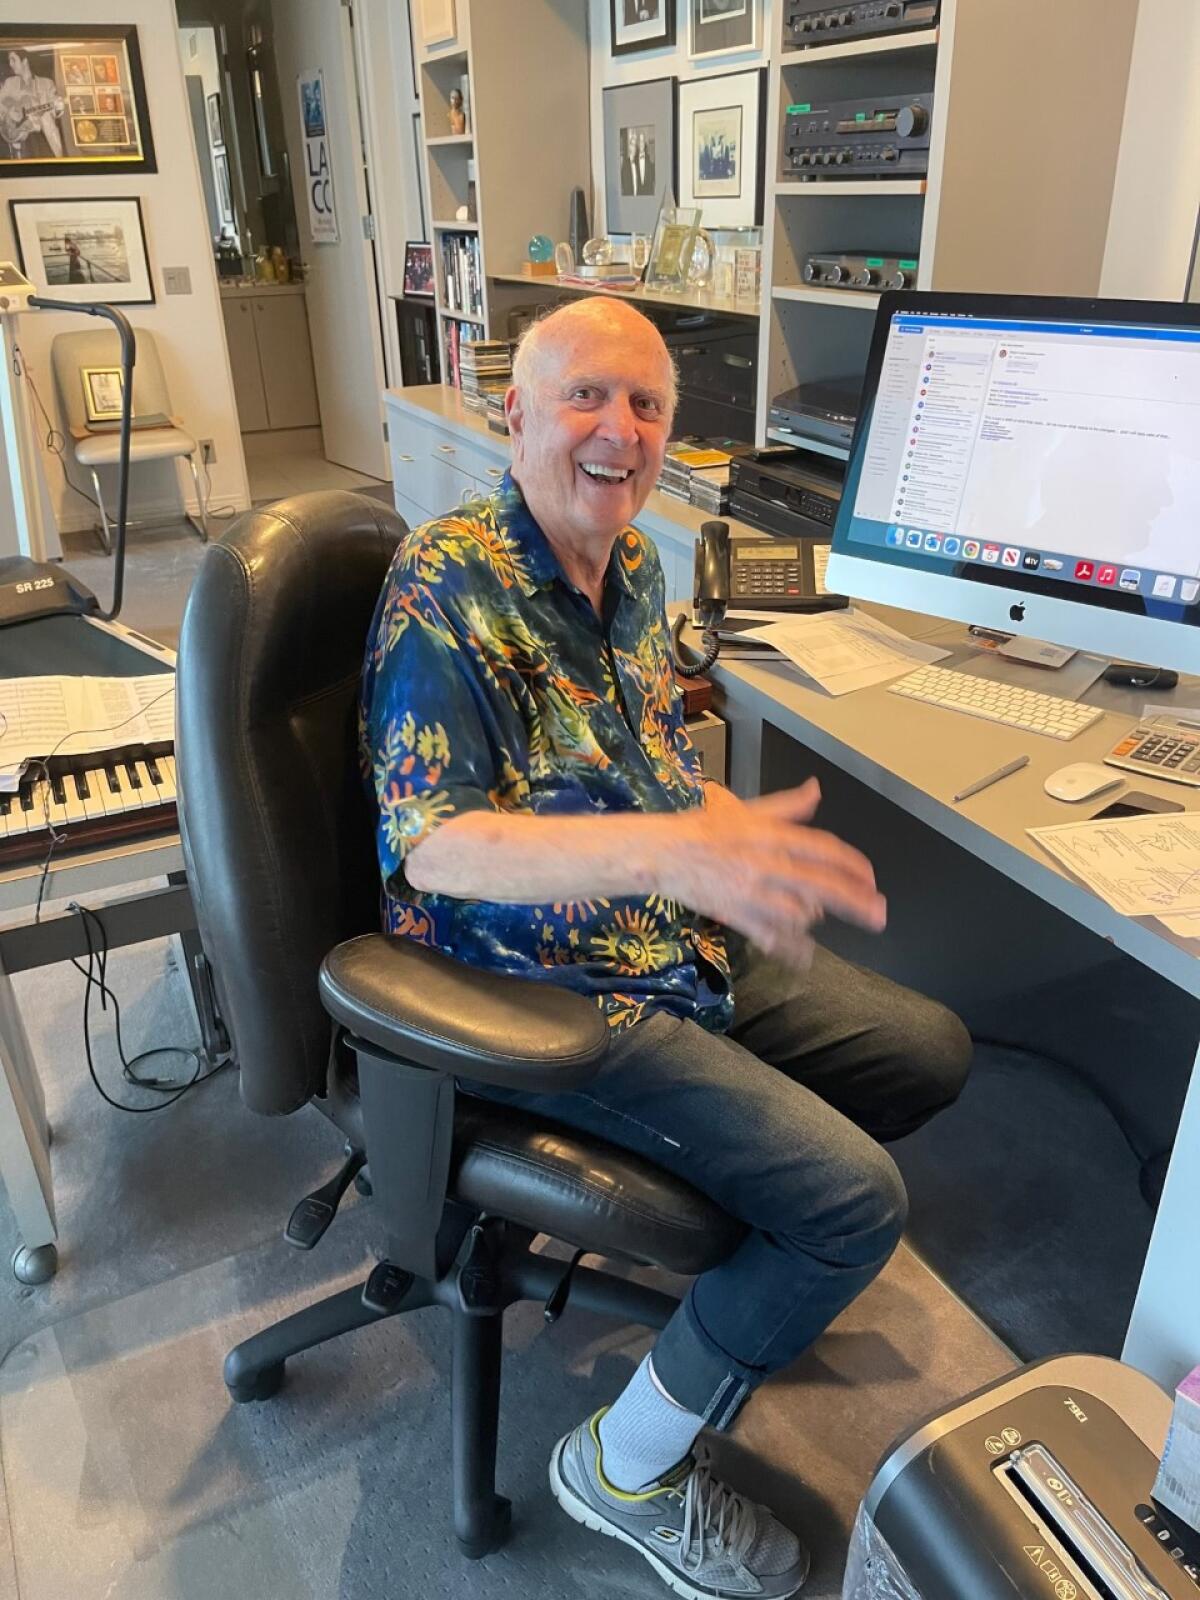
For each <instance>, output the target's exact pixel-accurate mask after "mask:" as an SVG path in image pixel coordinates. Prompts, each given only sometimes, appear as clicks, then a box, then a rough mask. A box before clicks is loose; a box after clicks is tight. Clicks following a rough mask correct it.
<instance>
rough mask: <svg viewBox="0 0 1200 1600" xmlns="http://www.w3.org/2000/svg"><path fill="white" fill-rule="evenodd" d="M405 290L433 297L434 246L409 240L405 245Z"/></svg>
mask: <svg viewBox="0 0 1200 1600" xmlns="http://www.w3.org/2000/svg"><path fill="white" fill-rule="evenodd" d="M404 292H405V294H406V295H407V294H414V295H423V296H424V297H425V298H426V299H427V300H432V299H433V293H434V282H433V246H432V245H431V244H425V243H417V242H416V241H415V240H411V239H410V240H409V242H408V243H407V244H406V245H405V246H404Z"/></svg>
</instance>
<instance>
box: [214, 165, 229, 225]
mask: <svg viewBox="0 0 1200 1600" xmlns="http://www.w3.org/2000/svg"><path fill="white" fill-rule="evenodd" d="M213 171H214V172H215V173H216V175H217V204H218V206H220V208H221V221H222V222H232V221H233V190H232V189H231V188H230V187H229V157H228V156H227V155H226V154H225V152H224V150H214V152H213Z"/></svg>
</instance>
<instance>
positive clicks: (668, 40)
mask: <svg viewBox="0 0 1200 1600" xmlns="http://www.w3.org/2000/svg"><path fill="white" fill-rule="evenodd" d="M608 9H609V16H610V18H611V21H612V39H611V44H610V50H611V52H612V54H613V55H614V56H629V55H633V54H634V52H635V51H638V50H659V49H662V48H663V47H667V48H670V47H672V46H673V45H674V43H675V0H608Z"/></svg>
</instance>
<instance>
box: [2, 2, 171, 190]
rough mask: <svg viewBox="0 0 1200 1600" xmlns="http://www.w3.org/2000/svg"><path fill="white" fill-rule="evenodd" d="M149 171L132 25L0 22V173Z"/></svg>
mask: <svg viewBox="0 0 1200 1600" xmlns="http://www.w3.org/2000/svg"><path fill="white" fill-rule="evenodd" d="M155 171H157V167H156V164H155V160H154V144H153V141H152V139H151V136H150V118H149V116H148V114H147V110H146V85H145V81H144V79H143V77H142V62H141V55H140V53H139V51H138V40H137V28H136V26H134V25H133V24H124V23H120V24H118V23H95V24H89V23H40V22H27V23H7V22H5V23H0V180H2V179H6V178H47V177H53V176H63V177H71V176H80V175H82V174H84V173H92V174H98V173H109V172H155Z"/></svg>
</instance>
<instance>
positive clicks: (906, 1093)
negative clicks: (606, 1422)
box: [464, 949, 971, 1429]
mask: <svg viewBox="0 0 1200 1600" xmlns="http://www.w3.org/2000/svg"><path fill="white" fill-rule="evenodd" d="M735 984H736V987H735V995H736V1001H737V1009H736V1015H735V1019H734V1024H733V1027H732V1029H731V1030H730V1032H729V1033H728V1034H725V1035H722V1034H711V1033H707V1032H705V1030H704V1029H703V1028H700V1027H698V1026H697V1025H696V1024H695V1023H694V1022H685V1021H681V1020H680V1019H679V1018H676V1017H672V1016H669V1015H667V1014H666V1013H665V1012H658V1013H655V1014H653V1015H652V1016H650V1017H648V1018H647V1019H646V1020H645V1021H644V1022H640V1023H638V1024H636V1025H635V1026H634V1027H633V1028H630V1029H628V1030H627V1031H625V1032H624V1033H622V1034H620V1035H618V1037H617V1038H616V1039H614V1041H613V1045H612V1048H611V1050H610V1051H609V1053H608V1056H607V1058H606V1060H605V1064H604V1066H603V1067H602V1069H601V1071H600V1073H599V1075H598V1076H597V1077H596V1078H595V1079H594V1080H593V1081H592V1082H591V1083H589V1084H588V1085H587V1087H586V1088H585V1089H582V1090H578V1091H574V1092H572V1093H568V1094H560V1095H544V1094H524V1093H519V1092H516V1091H511V1090H491V1089H488V1090H481V1091H480V1092H483V1093H486V1094H488V1095H490V1096H492V1097H494V1098H496V1099H500V1100H504V1101H505V1102H506V1103H509V1104H516V1105H523V1106H527V1107H529V1108H530V1109H533V1110H537V1111H539V1112H541V1113H543V1114H544V1115H546V1116H548V1117H551V1118H553V1119H554V1120H555V1121H557V1122H563V1123H567V1124H569V1125H570V1126H572V1127H574V1128H579V1129H582V1130H585V1131H587V1132H589V1133H593V1134H598V1135H600V1136H601V1137H603V1138H604V1139H607V1140H609V1141H610V1142H611V1143H613V1144H618V1145H623V1146H624V1147H625V1148H626V1149H628V1150H633V1151H636V1152H637V1153H638V1154H639V1155H642V1156H646V1157H648V1158H649V1159H650V1160H652V1161H654V1162H655V1163H656V1164H657V1165H659V1166H661V1167H665V1168H667V1169H668V1170H669V1171H671V1172H673V1173H675V1174H676V1175H677V1176H679V1177H681V1178H685V1179H686V1180H687V1181H688V1182H689V1183H691V1184H694V1185H695V1186H696V1187H697V1188H699V1189H702V1190H703V1191H704V1192H705V1193H706V1194H708V1195H710V1196H711V1197H712V1199H714V1200H715V1201H716V1202H717V1203H718V1204H719V1205H720V1206H721V1207H722V1208H723V1209H724V1210H725V1211H727V1212H729V1213H731V1214H732V1215H733V1216H735V1217H738V1218H739V1219H740V1220H741V1221H742V1222H744V1223H746V1224H747V1227H748V1229H749V1231H748V1232H747V1234H746V1235H745V1237H744V1239H743V1241H742V1243H741V1244H740V1245H739V1246H738V1247H737V1249H736V1250H735V1251H734V1252H733V1254H732V1255H731V1256H729V1257H728V1258H727V1259H726V1260H725V1261H723V1262H722V1263H721V1264H720V1266H717V1267H713V1268H711V1269H710V1270H709V1271H707V1272H704V1273H702V1274H701V1275H700V1276H699V1277H697V1278H696V1279H694V1280H693V1282H692V1285H691V1288H690V1289H689V1291H688V1293H687V1295H686V1297H685V1298H684V1300H683V1302H682V1304H681V1305H680V1307H679V1310H678V1311H677V1312H676V1313H675V1315H674V1316H673V1317H672V1319H671V1321H670V1322H669V1323H668V1324H667V1326H666V1327H665V1328H664V1329H663V1331H662V1333H661V1334H660V1335H659V1337H658V1340H657V1341H656V1343H655V1346H654V1352H653V1359H654V1370H655V1373H656V1374H657V1376H658V1378H659V1380H660V1381H661V1383H662V1385H663V1387H664V1388H665V1389H666V1390H667V1392H668V1393H669V1394H670V1395H671V1396H672V1397H673V1398H674V1399H675V1400H676V1401H678V1403H679V1404H680V1405H682V1406H685V1407H686V1408H687V1409H688V1410H689V1411H692V1412H695V1413H696V1414H697V1415H698V1416H700V1417H703V1419H704V1421H705V1422H706V1423H707V1424H709V1425H710V1426H711V1427H714V1428H717V1429H724V1428H727V1427H728V1426H729V1425H730V1423H731V1422H732V1421H733V1418H734V1416H735V1415H736V1414H737V1411H738V1409H739V1408H740V1406H741V1405H742V1403H743V1401H744V1400H745V1399H746V1396H747V1395H748V1394H749V1393H750V1391H751V1390H752V1389H754V1388H755V1387H756V1386H757V1385H758V1384H759V1383H761V1382H762V1380H763V1379H764V1378H766V1377H767V1376H768V1375H769V1374H771V1373H772V1372H777V1371H778V1370H779V1369H780V1368H782V1367H784V1366H786V1365H787V1364H788V1363H789V1362H791V1361H793V1360H794V1359H795V1358H796V1357H797V1356H798V1355H800V1353H801V1352H802V1351H803V1350H805V1349H806V1348H807V1347H808V1346H809V1345H810V1344H811V1343H812V1342H813V1340H814V1339H816V1338H817V1336H818V1335H819V1334H820V1333H821V1332H822V1331H823V1330H824V1329H825V1328H826V1327H828V1325H829V1323H830V1322H832V1320H833V1319H834V1317H836V1316H837V1314H838V1312H839V1311H841V1310H843V1309H844V1308H845V1307H846V1306H847V1305H849V1304H850V1302H851V1301H852V1300H853V1299H855V1297H856V1296H857V1295H859V1294H860V1293H861V1292H862V1290H863V1289H865V1288H866V1286H867V1285H868V1284H869V1283H870V1282H871V1280H872V1279H873V1278H874V1277H875V1275H876V1274H877V1273H878V1272H879V1271H880V1269H881V1268H882V1267H883V1266H884V1264H885V1263H886V1262H887V1260H888V1258H889V1256H890V1255H891V1254H892V1251H893V1250H894V1249H895V1247H896V1244H897V1242H898V1241H899V1238H900V1235H901V1232H902V1231H903V1228H904V1221H905V1216H906V1211H907V1200H906V1196H905V1192H904V1185H903V1183H902V1181H901V1178H900V1174H899V1172H898V1171H897V1170H896V1166H895V1163H894V1162H893V1161H892V1159H891V1157H890V1156H889V1155H888V1154H887V1152H886V1151H885V1150H884V1149H883V1148H882V1146H881V1144H880V1143H879V1141H880V1140H886V1139H894V1138H899V1137H900V1136H901V1135H902V1134H905V1133H909V1132H911V1131H912V1130H913V1129H915V1128H918V1127H920V1126H921V1124H922V1123H923V1122H925V1121H926V1120H927V1119H928V1118H929V1117H931V1116H932V1115H933V1114H934V1113H935V1112H936V1111H939V1110H941V1109H942V1108H943V1107H944V1106H947V1105H949V1104H950V1103H951V1102H952V1101H953V1100H954V1099H955V1098H956V1096H957V1095H958V1093H959V1090H960V1089H961V1088H962V1085H963V1082H964V1080H965V1078H966V1075H967V1070H968V1067H969V1064H970V1058H971V1042H970V1038H969V1036H968V1034H967V1032H966V1030H965V1029H964V1028H963V1026H962V1024H961V1023H960V1022H959V1021H958V1019H957V1018H956V1017H955V1016H953V1015H952V1014H951V1013H950V1012H949V1011H947V1010H946V1009H945V1008H944V1007H942V1006H940V1005H937V1004H936V1003H935V1002H933V1001H931V1000H927V999H924V998H923V997H922V996H920V995H917V994H914V993H912V992H911V991H909V990H907V989H902V988H900V987H899V986H898V985H896V984H893V983H891V982H889V981H888V980H887V979H886V978H881V977H879V976H878V975H877V974H875V973H871V972H867V971H864V970H862V969H860V968H857V967H853V966H850V965H848V964H847V963H846V962H843V961H840V960H839V959H838V958H837V957H835V956H832V955H830V954H829V953H828V952H826V951H822V950H818V951H817V954H816V959H815V960H814V962H813V965H812V967H811V968H810V969H809V971H808V972H805V973H797V972H794V971H792V970H791V969H789V968H787V967H785V966H783V965H781V964H779V963H777V962H775V961H772V960H769V959H768V958H767V957H764V956H762V955H760V954H759V953H758V952H756V951H753V950H752V949H743V950H742V951H741V953H740V955H739V957H738V961H737V966H736V968H735ZM464 1087H469V1088H472V1089H474V1088H475V1087H476V1086H474V1085H464Z"/></svg>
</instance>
